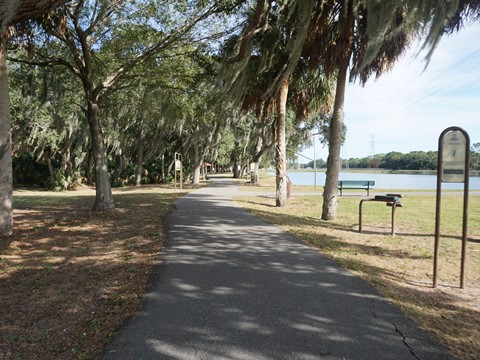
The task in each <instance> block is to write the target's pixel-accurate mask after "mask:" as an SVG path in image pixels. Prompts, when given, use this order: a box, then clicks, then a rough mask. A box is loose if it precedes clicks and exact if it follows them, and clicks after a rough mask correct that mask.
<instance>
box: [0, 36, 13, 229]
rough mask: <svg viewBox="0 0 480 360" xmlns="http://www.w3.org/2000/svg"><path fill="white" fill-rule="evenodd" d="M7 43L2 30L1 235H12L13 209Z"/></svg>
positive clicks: (0, 48) (0, 107)
mask: <svg viewBox="0 0 480 360" xmlns="http://www.w3.org/2000/svg"><path fill="white" fill-rule="evenodd" d="M7 42H8V37H7V34H6V32H5V31H2V30H0V235H7V234H11V232H12V228H13V215H12V212H13V208H12V172H13V171H12V138H11V124H10V107H9V96H8V74H7V61H6V55H7Z"/></svg>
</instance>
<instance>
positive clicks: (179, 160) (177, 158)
mask: <svg viewBox="0 0 480 360" xmlns="http://www.w3.org/2000/svg"><path fill="white" fill-rule="evenodd" d="M177 171H178V172H179V173H180V182H179V183H180V191H182V184H183V166H182V154H180V153H177V152H176V153H175V171H174V172H175V175H174V178H175V179H174V182H175V191H177Z"/></svg>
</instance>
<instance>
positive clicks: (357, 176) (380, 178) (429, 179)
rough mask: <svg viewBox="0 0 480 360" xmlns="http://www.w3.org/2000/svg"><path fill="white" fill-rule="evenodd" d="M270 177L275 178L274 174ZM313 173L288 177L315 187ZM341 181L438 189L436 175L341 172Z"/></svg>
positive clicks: (321, 180)
mask: <svg viewBox="0 0 480 360" xmlns="http://www.w3.org/2000/svg"><path fill="white" fill-rule="evenodd" d="M268 174H269V175H272V176H275V173H274V172H269V173H268ZM314 175H315V174H314V172H313V171H289V172H288V177H289V178H290V180H291V181H292V182H293V183H294V184H295V185H314V182H315V176H314ZM340 180H373V181H375V188H377V189H406V190H407V189H419V190H435V189H436V188H437V176H436V175H410V174H377V173H353V172H340ZM316 184H317V185H318V186H323V185H324V184H325V172H323V171H322V172H320V171H317V174H316ZM469 187H470V190H480V177H477V176H475V177H470V181H469ZM442 189H445V190H463V184H461V183H460V184H459V183H454V184H450V183H443V184H442Z"/></svg>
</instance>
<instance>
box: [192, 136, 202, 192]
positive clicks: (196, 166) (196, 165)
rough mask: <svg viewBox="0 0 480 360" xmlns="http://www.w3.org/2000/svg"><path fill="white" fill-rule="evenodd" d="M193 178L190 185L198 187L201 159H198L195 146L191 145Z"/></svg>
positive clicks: (198, 155)
mask: <svg viewBox="0 0 480 360" xmlns="http://www.w3.org/2000/svg"><path fill="white" fill-rule="evenodd" d="M193 151H194V154H193V178H192V184H193V185H199V184H200V170H201V169H200V168H201V167H202V159H201V157H200V153H199V151H198V147H197V145H195V144H194V145H193Z"/></svg>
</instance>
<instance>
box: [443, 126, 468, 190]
mask: <svg viewBox="0 0 480 360" xmlns="http://www.w3.org/2000/svg"><path fill="white" fill-rule="evenodd" d="M442 145H443V156H442V164H443V166H442V173H441V181H442V182H446V183H463V182H465V159H466V157H465V154H466V151H467V140H466V138H465V135H464V134H463V133H462V132H461V131H458V130H451V131H449V132H447V133H446V134H445V135H444V136H443V144H442Z"/></svg>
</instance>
